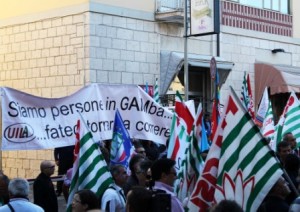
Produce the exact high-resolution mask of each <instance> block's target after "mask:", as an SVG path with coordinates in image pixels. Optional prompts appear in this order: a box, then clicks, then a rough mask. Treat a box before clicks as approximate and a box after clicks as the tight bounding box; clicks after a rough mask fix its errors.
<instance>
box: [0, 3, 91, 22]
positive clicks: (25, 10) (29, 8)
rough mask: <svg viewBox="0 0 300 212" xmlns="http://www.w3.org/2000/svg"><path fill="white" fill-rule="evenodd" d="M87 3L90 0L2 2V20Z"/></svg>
mask: <svg viewBox="0 0 300 212" xmlns="http://www.w3.org/2000/svg"><path fill="white" fill-rule="evenodd" d="M87 2H88V0H46V1H45V0H44V1H40V0H2V1H1V4H0V5H1V6H0V20H1V19H6V18H10V17H16V16H22V15H27V14H33V13H40V12H43V11H48V10H53V9H56V8H62V7H68V6H71V5H76V4H82V3H87Z"/></svg>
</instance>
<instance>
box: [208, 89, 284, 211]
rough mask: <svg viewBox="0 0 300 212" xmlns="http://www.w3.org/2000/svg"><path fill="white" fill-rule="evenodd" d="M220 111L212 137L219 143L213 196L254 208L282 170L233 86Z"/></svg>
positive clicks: (217, 200) (248, 208) (216, 200)
mask: <svg viewBox="0 0 300 212" xmlns="http://www.w3.org/2000/svg"><path fill="white" fill-rule="evenodd" d="M223 111H224V113H223V115H224V116H223V118H222V121H221V123H220V124H219V126H218V130H217V135H218V139H215V140H214V143H215V144H216V145H218V146H220V157H219V165H218V172H217V183H216V188H215V193H214V200H215V202H217V203H218V202H220V201H221V200H223V199H233V200H235V201H236V202H237V203H238V204H239V205H240V206H242V208H243V210H244V211H246V212H248V211H256V210H257V209H258V207H259V206H260V204H261V203H262V201H263V199H264V198H265V196H266V195H267V194H268V192H269V190H270V189H271V188H272V186H273V185H274V184H275V182H276V181H277V180H278V179H279V177H280V176H281V175H282V174H283V171H282V169H281V168H280V165H279V163H278V162H277V161H276V159H275V158H274V157H273V156H272V154H271V152H270V148H269V147H268V145H267V143H266V142H264V138H263V137H262V135H261V133H260V130H259V128H258V127H257V126H256V125H255V124H254V122H253V120H252V118H251V117H250V115H249V113H248V112H247V111H246V110H245V108H244V107H243V106H242V104H241V102H240V100H239V99H238V97H237V95H236V94H235V92H234V91H233V89H232V88H231V92H230V95H229V97H228V101H227V105H226V107H225V108H224V110H223ZM208 159H209V158H208Z"/></svg>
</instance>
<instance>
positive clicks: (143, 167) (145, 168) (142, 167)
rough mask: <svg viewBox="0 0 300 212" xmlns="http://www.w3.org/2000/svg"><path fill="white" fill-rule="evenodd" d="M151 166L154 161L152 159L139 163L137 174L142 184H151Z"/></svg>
mask: <svg viewBox="0 0 300 212" xmlns="http://www.w3.org/2000/svg"><path fill="white" fill-rule="evenodd" d="M151 166H152V162H151V161H150V160H144V161H142V162H141V163H139V166H138V168H137V170H136V173H135V174H136V176H137V178H138V180H139V185H140V186H149V181H150V180H151V169H150V168H151Z"/></svg>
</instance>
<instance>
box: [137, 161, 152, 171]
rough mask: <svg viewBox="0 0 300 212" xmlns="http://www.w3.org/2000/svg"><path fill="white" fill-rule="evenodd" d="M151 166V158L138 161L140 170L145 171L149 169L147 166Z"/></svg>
mask: <svg viewBox="0 0 300 212" xmlns="http://www.w3.org/2000/svg"><path fill="white" fill-rule="evenodd" d="M151 166H152V161H151V160H148V159H146V160H143V161H142V162H141V163H140V169H141V171H142V172H145V173H146V172H147V170H148V169H149V168H151Z"/></svg>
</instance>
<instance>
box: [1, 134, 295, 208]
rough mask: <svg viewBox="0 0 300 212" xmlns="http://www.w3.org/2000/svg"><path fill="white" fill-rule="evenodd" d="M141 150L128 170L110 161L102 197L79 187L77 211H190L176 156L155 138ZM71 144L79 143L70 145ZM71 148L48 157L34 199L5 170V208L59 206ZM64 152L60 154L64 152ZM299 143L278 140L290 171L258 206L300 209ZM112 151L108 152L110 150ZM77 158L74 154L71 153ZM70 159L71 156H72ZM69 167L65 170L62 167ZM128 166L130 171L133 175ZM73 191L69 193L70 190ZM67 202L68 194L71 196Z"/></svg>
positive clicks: (138, 146)
mask: <svg viewBox="0 0 300 212" xmlns="http://www.w3.org/2000/svg"><path fill="white" fill-rule="evenodd" d="M133 144H134V147H135V153H134V154H133V156H132V157H131V159H130V161H129V167H128V169H129V170H128V169H126V167H124V166H123V165H111V166H109V168H110V172H111V175H112V178H113V180H114V183H113V184H111V185H110V186H109V187H108V188H107V190H106V191H105V192H104V194H103V195H102V196H101V197H99V196H97V195H96V194H95V193H94V192H92V191H91V190H86V189H85V190H80V191H77V192H76V193H75V195H74V197H73V200H72V205H71V206H72V211H75V212H76V211H78V212H79V211H111V212H112V211H128V212H137V211H145V212H152V211H172V212H182V211H184V207H185V206H186V205H184V204H183V203H182V202H181V201H180V200H179V199H178V198H177V197H176V194H175V192H174V188H173V186H174V182H175V180H176V179H177V173H176V169H175V161H173V160H171V159H168V158H166V154H165V153H164V151H166V148H162V147H159V146H158V145H156V144H155V143H153V142H151V141H139V140H135V141H134V142H133ZM108 147H109V143H108V144H105V146H103V145H102V146H101V148H100V149H101V151H102V152H105V153H104V157H105V158H106V161H107V163H108V164H109V148H108ZM68 148H69V149H71V148H74V147H68ZM64 151H66V152H70V151H69V150H68V149H67V148H65V149H64V148H62V149H59V150H56V151H55V154H57V155H56V157H55V159H56V161H55V162H54V161H42V162H41V164H40V174H39V175H38V176H37V177H36V179H35V180H34V183H33V199H34V201H33V203H32V202H30V201H29V198H28V194H29V184H28V181H27V180H26V179H22V178H14V179H12V180H9V179H8V177H7V176H6V175H5V174H4V173H2V172H0V203H1V205H2V206H1V207H0V212H1V211H46V212H48V211H49V212H56V211H58V201H57V196H59V195H61V193H62V192H63V187H64V186H65V187H66V188H67V189H66V190H68V188H69V185H70V181H71V176H72V167H71V166H70V165H65V164H66V163H65V162H66V161H64V159H63V158H65V156H66V155H64V156H61V155H62V154H63V152H64ZM58 152H60V154H59V153H58ZM299 153H300V151H299V148H298V147H297V144H296V139H295V137H294V136H293V134H292V133H286V134H285V135H284V137H283V141H282V142H280V143H279V144H278V145H277V151H276V152H274V156H275V157H276V158H277V159H278V162H279V163H280V164H281V165H282V167H283V168H284V170H285V174H284V175H283V176H282V178H280V179H279V180H278V181H277V182H276V183H275V185H274V186H273V187H272V188H271V190H270V192H269V193H268V194H267V195H266V197H265V199H264V201H263V202H262V204H261V206H260V207H259V209H258V211H260V212H268V211H272V212H273V211H280V212H285V211H300V198H299V197H298V196H299V178H300V176H299V174H298V171H299V168H300V159H299V156H300V155H299ZM105 154H107V155H105ZM68 157H70V158H71V159H73V154H69V156H68ZM67 162H68V163H69V160H67ZM56 165H58V166H61V168H59V170H58V173H59V174H63V175H65V180H64V182H62V183H58V184H57V185H56V188H55V185H54V184H53V182H52V181H51V176H52V175H53V174H54V172H55V167H56ZM61 170H63V171H61ZM128 171H129V172H130V174H128ZM65 195H68V194H65ZM65 198H66V201H67V196H65ZM226 208H227V209H228V208H230V209H231V211H239V212H240V211H243V210H242V208H241V207H240V206H239V205H238V204H236V203H235V202H234V201H233V200H224V201H222V202H220V203H219V204H217V205H214V206H213V207H212V208H211V209H210V211H228V210H227V209H226Z"/></svg>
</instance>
